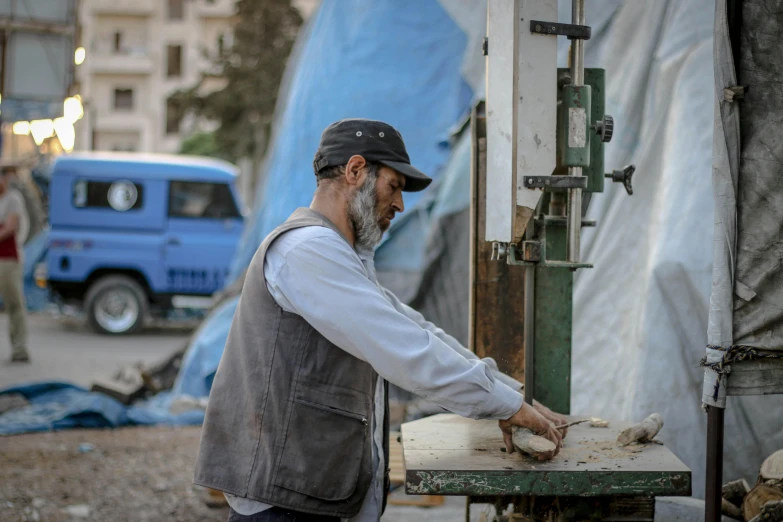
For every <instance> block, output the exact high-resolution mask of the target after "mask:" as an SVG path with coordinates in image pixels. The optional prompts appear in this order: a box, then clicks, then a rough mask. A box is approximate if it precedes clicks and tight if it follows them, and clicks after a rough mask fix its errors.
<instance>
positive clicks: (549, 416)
mask: <svg viewBox="0 0 783 522" xmlns="http://www.w3.org/2000/svg"><path fill="white" fill-rule="evenodd" d="M533 407H534V408H535V409H536V411H537V412H538V413H540V414H541V415H543V416H544V418H545V419H546V420H548V421H549V422H551V423H552V424H554V425H555V426H563V425H565V424H568V419H566V418H565V415H560V414H559V413H555V412H553V411H552V410H550V409H549V408H547V407H546V406H544V405H543V404H541V403H540V402H538V401H537V400H535V399H534V400H533ZM558 431H559V432H560V435H562V436H563V438H566V435H567V434H568V428H561V429H560V430H558Z"/></svg>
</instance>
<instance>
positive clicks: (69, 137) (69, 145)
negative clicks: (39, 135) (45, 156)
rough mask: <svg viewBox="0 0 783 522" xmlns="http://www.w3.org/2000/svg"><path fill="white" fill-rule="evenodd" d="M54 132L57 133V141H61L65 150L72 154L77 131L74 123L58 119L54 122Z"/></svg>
mask: <svg viewBox="0 0 783 522" xmlns="http://www.w3.org/2000/svg"><path fill="white" fill-rule="evenodd" d="M54 130H55V131H56V132H57V139H58V140H60V145H62V147H63V150H64V151H65V152H71V151H72V150H73V146H74V144H75V143H76V131H75V130H74V128H73V123H71V122H70V121H68V120H67V119H65V118H57V119H56V120H54Z"/></svg>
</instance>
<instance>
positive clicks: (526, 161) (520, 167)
mask: <svg viewBox="0 0 783 522" xmlns="http://www.w3.org/2000/svg"><path fill="white" fill-rule="evenodd" d="M518 18H519V20H520V22H519V29H520V31H519V50H518V65H517V75H518V79H517V97H516V100H517V103H518V105H517V122H516V125H517V135H516V142H517V155H516V166H517V170H516V179H515V181H516V204H517V206H518V207H523V209H528V210H529V211H530V212H525V211H524V210H522V209H520V210H521V212H518V213H522V214H526V215H529V214H530V213H532V211H533V210H535V208H536V205H537V204H538V201H539V199H541V195H542V191H541V189H529V188H526V187H525V186H524V183H523V179H524V176H551V175H552V172H553V171H554V170H555V164H556V157H555V153H556V150H557V146H556V143H555V132H556V130H557V39H558V37H557V36H550V35H542V34H536V33H531V32H530V20H540V21H544V22H557V0H520V2H519V16H518Z"/></svg>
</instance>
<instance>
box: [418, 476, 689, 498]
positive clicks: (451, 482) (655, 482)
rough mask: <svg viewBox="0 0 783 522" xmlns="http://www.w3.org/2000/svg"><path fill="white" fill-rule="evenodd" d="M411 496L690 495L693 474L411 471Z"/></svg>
mask: <svg viewBox="0 0 783 522" xmlns="http://www.w3.org/2000/svg"><path fill="white" fill-rule="evenodd" d="M405 491H406V492H407V493H408V494H411V495H512V496H513V495H533V496H549V495H551V496H609V495H645V496H689V495H690V494H691V475H690V473H687V472H669V471H639V472H633V473H629V472H627V471H580V472H573V471H552V472H530V473H520V472H518V471H515V472H510V471H509V472H501V471H492V472H488V471H410V472H407V473H406V474H405Z"/></svg>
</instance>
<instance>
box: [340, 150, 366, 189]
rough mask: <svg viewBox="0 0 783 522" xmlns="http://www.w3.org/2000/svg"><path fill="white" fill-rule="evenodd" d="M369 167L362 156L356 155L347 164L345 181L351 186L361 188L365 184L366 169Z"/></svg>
mask: <svg viewBox="0 0 783 522" xmlns="http://www.w3.org/2000/svg"><path fill="white" fill-rule="evenodd" d="M366 165H367V161H366V160H365V159H364V158H363V157H362V156H360V155H358V154H355V155H353V156H351V159H349V160H348V163H346V164H345V181H346V183H348V185H349V186H357V187H358V186H359V185H361V184H362V183H364V178H365V176H366V174H365V172H364V167H365V166H366Z"/></svg>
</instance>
